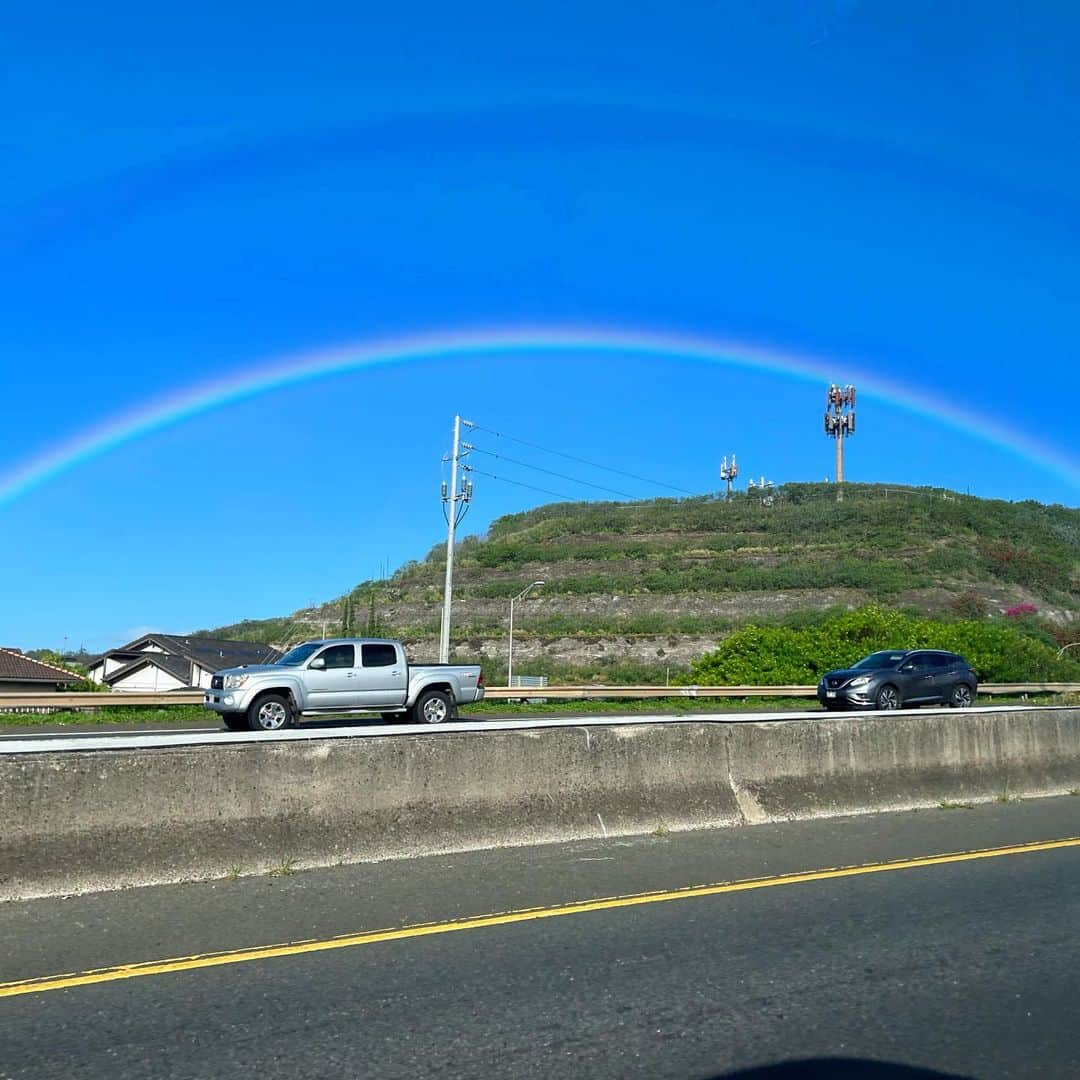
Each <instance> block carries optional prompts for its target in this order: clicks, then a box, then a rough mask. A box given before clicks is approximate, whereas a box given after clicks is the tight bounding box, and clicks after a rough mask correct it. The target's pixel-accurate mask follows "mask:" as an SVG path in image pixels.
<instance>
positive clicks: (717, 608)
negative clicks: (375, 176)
mask: <svg viewBox="0 0 1080 1080" xmlns="http://www.w3.org/2000/svg"><path fill="white" fill-rule="evenodd" d="M444 572H445V549H444V547H443V546H442V545H437V546H436V547H435V548H433V549H432V551H431V553H430V554H429V555H428V557H427V558H426V559H424V560H423V561H420V562H412V563H408V564H406V565H405V566H403V567H401V568H400V569H399V570H398V571H397V572H396V573H395V574H394V575H393V576H392V577H390V578H389V579H387V580H385V581H367V582H363V583H361V584H360V585H358V586H356V587H355V588H354V589H353V590H352V591H351V592H350V593H348V594H346V595H345V596H343V597H339V598H338V599H336V600H334V601H331V602H329V603H327V604H325V605H323V607H322V608H321V609H319V610H317V611H316V612H315V613H314V614H312V613H304V615H303V616H302V617H301V616H299V615H296V616H290V617H284V618H281V619H270V620H265V621H258V622H244V623H239V624H235V625H233V626H228V627H220V628H218V629H216V630H214V631H213V634H214V635H216V636H223V637H238V638H245V639H250V640H263V641H274V642H278V643H281V642H283V641H287V640H296V639H298V638H300V637H303V636H310V634H311V633H312V632H313V631H316V632H317V631H318V630H319V629H321V621H322V620H323V619H325V620H326V621H327V623H328V632H334V633H336V632H340V631H341V629H342V624H343V620H344V622H345V623H346V624H347V625H348V626H349V627H350V628H351V629H353V630H354V631H355V632H358V633H364V632H373V633H380V634H392V635H395V636H400V637H402V638H404V639H405V640H406V641H407V642H409V643H410V648H411V651H412V652H413V654H414V655H416V656H418V657H421V656H422V657H431V656H433V655H434V653H435V651H436V641H437V635H438V626H439V615H440V610H441V600H442V579H443V574H444ZM535 580H543V581H544V582H545V585H544V586H543V588H541V589H537V590H535V591H534V593H533V594H531V595H530V597H529V598H528V600H527V601H525V602H524V603H523V604H521V605H520V606H519V607H518V609H517V612H516V618H515V669H516V671H517V672H519V673H521V674H526V673H544V674H547V675H549V676H550V677H551V678H553V679H560V680H562V679H568V678H581V679H589V680H602V681H633V680H636V679H639V678H640V679H642V680H649V681H653V680H656V679H659V680H660V681H663V680H664V678H666V677H669V676H670V677H674V676H675V675H677V674H681V673H682V672H684V671H686V670H687V669H688V666H689V664H690V662H691V661H692V660H693V659H695V658H696V657H698V656H700V655H701V654H702V653H703V652H705V651H707V650H709V649H711V648H713V647H715V644H716V642H717V641H718V640H719V639H720V638H722V637H723V636H724V635H725V634H727V633H729V632H730V631H731V630H732V629H734V628H736V627H738V626H740V625H743V624H745V623H747V622H750V621H753V622H757V623H761V622H765V623H770V622H771V623H786V624H789V625H799V624H800V623H805V622H807V621H814V620H815V619H820V618H821V617H822V616H823V614H824V613H825V612H826V611H827V610H828V609H835V608H837V607H843V608H855V607H860V606H863V605H866V604H871V603H873V604H878V605H881V606H884V607H888V608H894V609H909V610H911V611H917V612H920V613H922V614H928V615H933V616H937V617H942V618H946V619H955V618H959V617H965V618H972V617H974V618H984V619H993V618H999V619H1000V618H1002V617H1004V615H1005V612H1007V611H1009V610H1010V609H1015V608H1017V607H1020V606H1021V605H1024V608H1023V610H1022V612H1016V611H1012V613H1011V616H1010V617H1011V618H1012V619H1013V620H1014V621H1015V620H1016V617H1017V616H1018V615H1022V614H1023V613H1024V612H1026V616H1024V617H1023V618H1022V621H1023V623H1024V624H1025V625H1026V627H1027V629H1028V630H1029V631H1030V632H1031V633H1033V634H1036V635H1037V636H1042V637H1043V638H1044V639H1046V640H1047V641H1052V640H1053V638H1054V637H1061V636H1065V637H1067V640H1070V641H1071V640H1075V639H1076V638H1077V637H1078V636H1080V632H1078V630H1077V620H1078V616H1080V510H1074V509H1068V508H1066V507H1062V506H1043V505H1041V504H1038V503H1034V502H1023V503H1007V502H1002V501H995V500H986V499H979V498H976V497H973V496H967V495H961V494H956V493H953V492H945V491H942V490H940V489H934V490H930V489H926V488H897V487H895V486H891V487H885V486H882V485H857V484H847V485H845V489H844V499H843V501H842V502H837V499H836V488H835V487H833V486H831V485H828V484H789V485H785V486H784V487H782V488H779V489H777V490H776V491H775V492H774V493H773V495H772V498H771V501H769V500H766V501H764V502H763V501H762V500H761V499H760V498H759V497H758V495H757V493H752V494H747V493H740V494H737V495H735V496H733V497H732V499H731V500H724V499H718V498H715V497H711V496H702V497H699V498H692V499H683V500H669V499H660V500H655V501H650V502H641V503H558V504H553V505H548V506H542V507H538V508H536V509H534V510H530V511H527V512H525V513H521V514H512V515H509V516H507V517H503V518H500V519H498V520H497V521H495V522H494V523H493V524H492V526H491V528H490V529H489V531H488V534H487V535H486V536H484V537H468V538H466V539H465V540H463V541H462V542H461V543H460V545H459V548H458V551H457V555H456V558H455V588H454V597H455V605H454V626H453V637H452V641H453V647H454V650H455V652H456V654H457V655H458V656H459V657H461V658H465V657H470V658H476V657H480V658H483V659H484V662H485V666H486V668H487V670H488V672H489V681H492V682H497V681H499V675H500V672H501V674H502V675H503V676H505V670H506V667H505V665H506V659H505V658H506V634H507V623H508V603H507V600H508V598H509V597H510V596H512V595H514V594H516V593H517V592H519V591H520V590H521V588H522V587H523V586H525V585H527V584H528V583H529V582H531V581H535ZM1032 608H1033V609H1034V611H1032V610H1031V609H1032ZM815 613H818V614H817V615H815ZM1070 633H1071V635H1072V636H1068V635H1069V634H1070Z"/></svg>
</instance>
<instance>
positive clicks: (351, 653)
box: [319, 645, 356, 670]
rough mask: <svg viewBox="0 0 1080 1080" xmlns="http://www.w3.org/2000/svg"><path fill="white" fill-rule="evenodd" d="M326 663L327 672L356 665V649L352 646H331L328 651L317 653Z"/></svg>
mask: <svg viewBox="0 0 1080 1080" xmlns="http://www.w3.org/2000/svg"><path fill="white" fill-rule="evenodd" d="M319 655H320V656H321V657H322V658H323V659H324V660H325V661H326V667H327V670H330V669H331V668H347V667H355V665H356V649H354V648H353V646H352V645H331V646H330V648H329V649H326V650H325V651H324V652H321V653H319Z"/></svg>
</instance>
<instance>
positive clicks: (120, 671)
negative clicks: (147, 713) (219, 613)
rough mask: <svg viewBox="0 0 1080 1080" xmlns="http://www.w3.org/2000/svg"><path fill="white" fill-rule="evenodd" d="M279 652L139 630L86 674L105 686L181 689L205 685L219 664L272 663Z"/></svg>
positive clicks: (242, 643) (253, 645)
mask: <svg viewBox="0 0 1080 1080" xmlns="http://www.w3.org/2000/svg"><path fill="white" fill-rule="evenodd" d="M280 655H281V653H280V652H278V650H277V649H275V648H274V647H273V646H271V645H259V644H256V643H254V642H251V641H220V640H218V639H216V638H202V637H181V636H178V635H175V634H144V635H143V636H142V637H141V638H136V639H135V640H134V641H131V642H129V643H128V644H127V645H122V646H121V647H120V648H118V649H110V650H109V651H108V652H107V653H103V654H102V655H101V656H99V657H98V658H97V659H96V660H94V661H93V662H92V663H91V664H90V666H89V668H88V669H87V674H88V677H89V678H90V679H91V680H92V681H93V682H95V683H99V684H101V683H104V684H105V685H106V686H108V687H109V689H110V690H141V691H143V692H147V691H150V692H154V691H161V690H184V689H187V688H199V687H209V685H210V676H211V675H213V673H214V672H215V671H220V670H221V669H222V668H229V667H241V666H242V665H245V664H272V663H273V662H274V661H275V660H276V659H277V658H278V657H279V656H280Z"/></svg>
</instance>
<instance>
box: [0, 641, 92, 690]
mask: <svg viewBox="0 0 1080 1080" xmlns="http://www.w3.org/2000/svg"><path fill="white" fill-rule="evenodd" d="M81 682H82V679H81V678H80V677H79V676H78V675H76V674H74V673H73V672H71V671H66V670H65V669H64V668H58V667H53V665H52V664H43V663H42V662H41V661H40V660H34V659H32V658H31V657H29V656H24V655H23V654H22V652H21V651H20V650H19V649H0V694H53V693H56V691H58V690H68V689H70V688H71V687H72V686H77V685H78V684H79V683H81Z"/></svg>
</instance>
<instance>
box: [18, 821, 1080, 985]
mask: <svg viewBox="0 0 1080 1080" xmlns="http://www.w3.org/2000/svg"><path fill="white" fill-rule="evenodd" d="M1071 847H1080V836H1072V837H1067V838H1065V839H1063V840H1042V841H1038V842H1036V843H1031V844H1014V845H1011V846H1009V847H997V848H983V849H980V850H977V851H958V852H951V853H949V854H945V855H926V856H923V857H921V858H917V859H898V860H896V861H895V862H882V863H866V864H863V865H860V866H840V867H830V868H827V869H822V870H808V871H803V872H800V873H795V874H781V875H779V876H777V877H764V878H749V879H746V880H743V881H727V882H721V883H719V884H715V885H691V886H688V887H686V888H682V889H669V890H664V891H659V892H645V893H633V894H628V895H625V896H608V897H604V898H602V899H599V900H583V901H580V902H578V903H571V904H559V905H556V906H553V907H535V908H522V909H519V910H516V911H501V912H494V913H492V914H489V915H478V916H474V917H472V918H465V919H453V920H450V921H448V922H433V923H422V924H419V925H415V926H401V927H393V928H390V929H386V930H372V931H368V932H365V933H360V934H342V935H340V936H338V937H331V938H322V939H311V940H307V941H290V942H286V943H284V944H281V945H266V946H262V947H259V948H253V949H235V950H231V951H228V952H215V953H200V954H197V955H195V956H177V957H173V958H172V959H169V960H151V961H146V962H143V963H138V964H119V965H117V966H115V967H106V968H96V969H93V970H89V971H78V972H71V973H69V974H67V975H47V976H43V977H39V978H34V979H20V980H17V981H15V982H6V983H0V997H18V996H20V995H22V994H42V993H47V992H49V991H52V990H68V989H71V988H72V987H77V986H92V985H93V984H95V983H105V982H116V981H118V980H120V979H137V978H140V977H142V976H145V975H167V974H170V973H172V972H177V971H196V970H198V969H200V968H212V967H224V966H225V965H227V964H246V963H250V962H251V961H253V960H272V959H274V958H276V957H281V956H303V955H304V954H306V953H318V952H328V951H329V950H331V949H352V948H356V947H357V946H360V945H374V944H376V943H377V942H380V941H405V940H407V939H409V938H422V937H432V936H434V935H435V934H451V933H456V932H457V931H460V930H481V929H484V928H485V927H489V926H507V925H510V924H512V923H524V922H532V921H533V920H536V919H555V918H559V917H561V916H564V915H583V914H585V913H586V912H589V911H611V910H614V909H615V908H627V907H638V906H639V905H642V904H660V903H665V902H666V901H669V900H690V899H693V898H694V897H700V896H721V895H723V894H725V893H737V892H750V891H752V890H754V889H769V888H773V887H774V886H777V885H804V884H806V883H808V882H811V881H830V880H833V879H835V878H849V877H862V876H863V875H866V874H882V873H888V872H890V871H894V870H915V869H919V868H921V867H927V866H944V865H946V864H949V863H960V862H971V861H973V860H975V859H996V858H1001V857H1002V856H1004V855H1027V854H1031V853H1033V852H1038V851H1057V850H1060V849H1062V848H1071Z"/></svg>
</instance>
